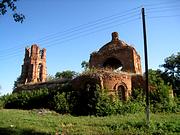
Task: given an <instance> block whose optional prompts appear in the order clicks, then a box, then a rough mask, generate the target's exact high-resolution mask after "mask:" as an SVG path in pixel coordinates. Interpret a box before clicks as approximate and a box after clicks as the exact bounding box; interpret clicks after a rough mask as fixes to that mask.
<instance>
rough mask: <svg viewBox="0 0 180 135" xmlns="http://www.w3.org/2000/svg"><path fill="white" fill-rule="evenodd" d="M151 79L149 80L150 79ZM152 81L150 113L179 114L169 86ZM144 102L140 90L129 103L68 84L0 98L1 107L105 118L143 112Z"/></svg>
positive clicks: (101, 91)
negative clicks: (42, 109)
mask: <svg viewBox="0 0 180 135" xmlns="http://www.w3.org/2000/svg"><path fill="white" fill-rule="evenodd" d="M152 73H154V72H152ZM152 73H151V74H152ZM154 76H155V75H153V77H154ZM151 80H153V78H151V76H150V81H151ZM153 82H156V83H154V85H152V86H153V90H151V92H150V103H151V111H152V112H153V113H156V112H173V113H175V112H179V111H180V105H179V104H178V103H179V101H178V99H177V98H172V97H170V95H169V88H170V87H169V86H166V85H165V84H163V82H162V80H161V79H160V78H158V76H155V77H154V80H153ZM144 101H145V99H144V92H143V90H142V89H136V90H133V91H132V96H131V98H130V99H129V100H127V101H121V100H120V99H119V98H118V97H113V98H112V97H111V96H109V95H108V90H105V89H100V88H99V87H98V85H96V84H87V87H86V88H85V89H82V90H72V88H71V87H70V86H69V85H63V86H62V87H60V88H59V89H58V90H48V89H40V90H34V91H22V92H19V93H13V94H11V95H6V96H3V97H1V100H0V104H2V105H1V106H2V107H3V106H4V108H14V109H34V108H36V109H39V108H46V109H50V110H55V111H56V112H58V113H61V114H72V115H76V116H80V115H95V116H108V115H117V114H123V115H124V114H127V113H131V114H135V113H137V112H144V110H145V102H144ZM2 107H1V108H2Z"/></svg>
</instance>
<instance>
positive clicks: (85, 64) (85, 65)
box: [81, 61, 89, 71]
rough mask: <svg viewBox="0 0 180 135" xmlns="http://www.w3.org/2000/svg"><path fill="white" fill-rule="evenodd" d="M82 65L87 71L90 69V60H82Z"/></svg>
mask: <svg viewBox="0 0 180 135" xmlns="http://www.w3.org/2000/svg"><path fill="white" fill-rule="evenodd" d="M81 67H82V68H84V70H85V71H86V70H88V69H89V62H87V61H82V63H81Z"/></svg>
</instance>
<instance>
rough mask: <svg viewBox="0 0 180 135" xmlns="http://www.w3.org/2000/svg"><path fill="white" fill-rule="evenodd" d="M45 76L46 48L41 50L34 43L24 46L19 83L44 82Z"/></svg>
mask: <svg viewBox="0 0 180 135" xmlns="http://www.w3.org/2000/svg"><path fill="white" fill-rule="evenodd" d="M46 77H47V71H46V49H45V48H43V49H42V50H41V49H40V48H39V46H37V45H36V44H34V45H32V46H31V48H25V57H24V63H23V65H22V71H21V76H20V83H21V84H27V83H36V82H44V81H46Z"/></svg>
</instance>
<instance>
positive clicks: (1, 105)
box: [0, 96, 4, 109]
mask: <svg viewBox="0 0 180 135" xmlns="http://www.w3.org/2000/svg"><path fill="white" fill-rule="evenodd" d="M3 108H4V100H3V97H2V96H0V109H3Z"/></svg>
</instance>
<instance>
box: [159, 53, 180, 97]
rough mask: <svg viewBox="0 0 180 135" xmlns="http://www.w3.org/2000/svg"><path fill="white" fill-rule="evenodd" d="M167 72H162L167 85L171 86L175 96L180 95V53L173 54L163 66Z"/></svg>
mask: <svg viewBox="0 0 180 135" xmlns="http://www.w3.org/2000/svg"><path fill="white" fill-rule="evenodd" d="M161 67H163V68H164V69H165V70H164V72H162V71H160V73H161V77H162V78H163V79H164V81H165V83H166V84H171V85H172V88H173V90H174V92H175V94H177V95H180V52H178V53H177V54H176V55H175V54H172V55H171V56H169V57H167V58H166V59H165V60H164V64H162V65H161Z"/></svg>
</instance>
